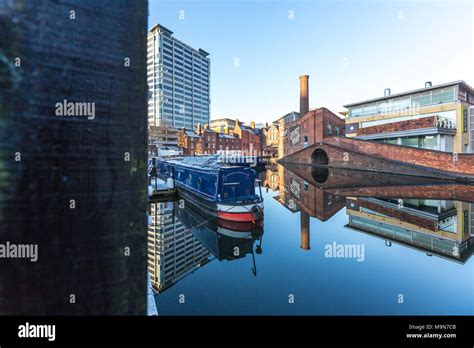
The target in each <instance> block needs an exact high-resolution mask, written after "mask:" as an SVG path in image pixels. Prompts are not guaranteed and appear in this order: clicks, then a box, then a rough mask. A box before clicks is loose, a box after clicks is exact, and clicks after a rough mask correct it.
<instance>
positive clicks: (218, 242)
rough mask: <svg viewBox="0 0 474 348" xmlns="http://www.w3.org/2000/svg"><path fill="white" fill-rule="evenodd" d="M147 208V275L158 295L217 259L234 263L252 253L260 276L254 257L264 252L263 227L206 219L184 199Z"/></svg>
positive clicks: (254, 268)
mask: <svg viewBox="0 0 474 348" xmlns="http://www.w3.org/2000/svg"><path fill="white" fill-rule="evenodd" d="M148 209H149V211H148V213H149V226H148V272H149V274H150V280H151V285H152V288H153V290H154V291H155V292H157V293H161V292H163V291H164V290H166V289H167V288H169V287H170V286H172V285H173V284H175V283H176V282H178V281H180V280H181V279H183V278H184V277H186V276H187V275H189V274H192V273H193V272H195V271H196V270H197V269H198V268H200V267H203V266H205V265H206V264H208V263H209V262H210V261H212V260H214V259H217V260H219V261H222V260H228V261H232V260H236V259H240V258H243V257H245V256H246V255H249V254H250V255H251V257H252V264H253V266H252V272H253V274H254V275H257V267H256V260H255V254H261V253H262V237H263V226H253V225H252V224H248V223H235V222H234V223H232V222H226V221H223V220H219V219H217V218H214V217H211V216H206V215H204V213H203V212H202V211H200V210H199V208H198V207H196V206H194V205H193V204H192V203H190V202H188V201H185V200H183V199H180V200H177V201H169V202H153V203H150V204H149V208H148ZM257 240H258V242H257V245H256V246H255V251H254V244H255V242H256V241H257Z"/></svg>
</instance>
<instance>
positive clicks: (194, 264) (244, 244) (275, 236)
mask: <svg viewBox="0 0 474 348" xmlns="http://www.w3.org/2000/svg"><path fill="white" fill-rule="evenodd" d="M260 178H261V180H262V194H263V196H264V205H265V208H264V209H265V219H264V225H263V226H262V227H259V226H257V227H255V226H245V225H244V226H242V225H235V224H229V223H225V222H220V221H216V219H212V218H209V217H207V216H204V215H203V214H201V212H200V210H199V207H195V206H193V205H191V204H190V203H189V202H186V201H184V200H182V199H180V198H178V199H176V200H175V201H170V202H154V203H150V204H149V214H150V215H151V217H150V219H149V220H150V224H149V231H148V250H149V261H148V271H149V273H150V278H151V283H152V286H153V289H154V291H155V300H156V306H157V309H158V312H159V315H370V314H380V315H402V314H414V315H431V314H440V315H442V314H452V315H472V314H473V313H474V300H473V296H472V294H473V291H474V263H473V262H474V261H473V260H472V259H473V258H472V257H471V254H472V250H473V248H472V246H473V243H472V240H473V239H471V236H474V223H473V222H474V210H473V208H474V187H472V186H458V185H452V184H451V183H446V182H437V181H434V180H430V179H417V178H409V177H400V176H393V175H388V174H385V175H382V174H373V173H368V172H356V171H347V170H345V171H344V170H335V169H325V168H322V169H321V168H319V169H314V168H310V167H305V166H301V167H298V166H295V167H291V168H284V167H282V166H277V167H274V168H271V169H267V170H264V171H262V172H260Z"/></svg>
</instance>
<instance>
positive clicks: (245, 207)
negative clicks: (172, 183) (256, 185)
mask: <svg viewBox="0 0 474 348" xmlns="http://www.w3.org/2000/svg"><path fill="white" fill-rule="evenodd" d="M177 190H178V194H179V195H180V196H182V197H183V198H184V199H185V200H188V201H190V202H191V203H192V204H194V205H196V206H198V207H199V208H200V209H202V210H203V211H204V212H205V213H206V214H207V215H209V216H212V217H216V218H219V219H221V220H225V221H232V222H246V223H252V224H258V225H260V224H263V216H264V214H263V200H261V199H258V200H257V201H256V202H255V201H247V202H245V201H244V202H241V203H231V204H226V203H225V202H212V201H208V200H205V199H203V198H202V197H199V196H198V195H195V194H194V193H192V192H190V191H189V190H186V189H185V188H183V187H180V186H177Z"/></svg>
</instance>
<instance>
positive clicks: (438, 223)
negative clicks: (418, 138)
mask: <svg viewBox="0 0 474 348" xmlns="http://www.w3.org/2000/svg"><path fill="white" fill-rule="evenodd" d="M263 176H264V178H262V179H263V182H264V185H265V186H267V187H269V188H270V189H272V190H274V188H273V187H272V186H270V184H271V185H273V186H274V183H275V182H278V195H277V196H275V199H276V200H277V201H278V202H279V203H280V204H282V205H284V206H285V207H286V208H288V209H289V210H290V211H292V212H293V213H299V214H300V233H301V248H302V249H303V250H309V249H310V235H311V231H310V221H309V220H310V217H315V218H317V219H318V220H321V221H326V220H328V219H330V218H331V217H332V216H333V215H334V214H336V213H337V212H338V211H340V210H341V209H342V208H344V207H345V208H346V213H347V216H348V223H347V225H346V227H348V228H351V229H352V230H354V231H357V232H363V233H367V234H370V235H372V236H376V237H380V238H383V239H385V241H386V242H385V244H386V245H387V246H391V245H392V242H395V243H398V244H400V245H403V246H407V247H412V248H415V249H417V250H419V251H422V252H425V253H426V254H427V255H428V256H432V255H437V256H440V257H445V258H448V259H450V260H454V261H457V262H461V263H465V262H466V261H467V259H468V258H469V256H470V255H471V254H472V245H473V244H474V243H473V240H474V239H473V238H472V237H474V204H473V203H474V186H469V185H456V184H454V183H452V182H446V181H445V182H440V181H439V180H433V179H426V178H408V177H403V176H398V175H389V174H379V173H369V172H360V171H354V170H346V169H344V170H343V169H333V168H314V167H313V168H312V167H310V166H291V167H288V168H285V167H283V166H278V167H276V168H275V169H274V170H267V171H266V172H265V173H263ZM268 178H272V179H271V180H268Z"/></svg>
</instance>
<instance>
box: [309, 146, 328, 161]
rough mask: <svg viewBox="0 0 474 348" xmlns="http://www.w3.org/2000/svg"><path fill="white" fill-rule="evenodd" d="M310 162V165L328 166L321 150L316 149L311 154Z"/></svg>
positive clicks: (324, 153)
mask: <svg viewBox="0 0 474 348" xmlns="http://www.w3.org/2000/svg"><path fill="white" fill-rule="evenodd" d="M311 162H312V164H323V165H325V164H326V165H327V164H329V157H328V154H327V153H326V151H324V150H323V149H321V148H317V149H315V150H314V151H313V153H312V154H311Z"/></svg>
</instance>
